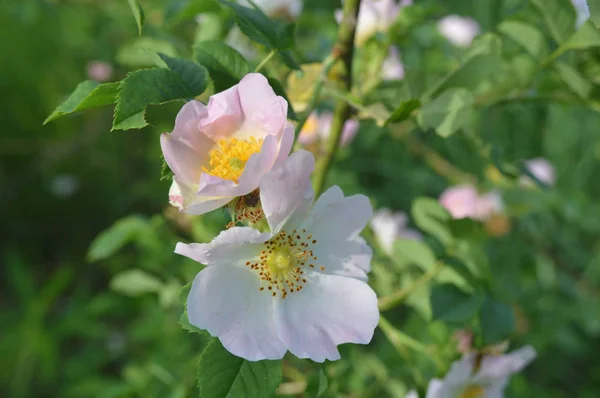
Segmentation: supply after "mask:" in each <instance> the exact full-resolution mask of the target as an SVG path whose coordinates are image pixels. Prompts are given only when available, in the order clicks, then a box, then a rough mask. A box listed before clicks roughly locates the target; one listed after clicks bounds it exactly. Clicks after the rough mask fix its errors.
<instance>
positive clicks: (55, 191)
mask: <svg viewBox="0 0 600 398" xmlns="http://www.w3.org/2000/svg"><path fill="white" fill-rule="evenodd" d="M78 189H79V181H77V178H75V177H74V176H72V175H70V174H61V175H57V176H56V177H54V178H53V179H52V180H51V181H50V193H52V195H54V196H56V197H57V198H68V197H69V196H71V195H73V194H74V193H75V192H77V190H78Z"/></svg>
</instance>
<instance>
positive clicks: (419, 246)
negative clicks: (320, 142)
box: [392, 238, 436, 272]
mask: <svg viewBox="0 0 600 398" xmlns="http://www.w3.org/2000/svg"><path fill="white" fill-rule="evenodd" d="M393 254H394V255H393V256H392V260H393V261H401V266H403V265H404V264H405V263H410V264H415V265H417V266H419V268H421V269H422V270H423V271H425V272H427V271H429V270H430V269H431V267H433V265H434V264H435V261H436V258H435V255H434V254H433V251H432V250H431V249H430V248H429V246H427V245H426V244H425V243H424V242H422V241H419V240H415V239H406V238H400V239H398V240H396V242H395V243H394V252H393Z"/></svg>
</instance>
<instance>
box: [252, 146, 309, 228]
mask: <svg viewBox="0 0 600 398" xmlns="http://www.w3.org/2000/svg"><path fill="white" fill-rule="evenodd" d="M314 168H315V158H314V156H313V155H312V154H311V153H310V152H307V151H303V150H300V151H297V152H295V153H293V154H292V155H291V156H290V157H289V158H288V159H287V160H286V161H285V162H284V163H283V164H282V165H281V166H279V167H276V168H274V169H272V170H271V171H270V172H268V173H266V174H265V175H264V176H263V178H262V180H261V181H260V200H261V203H262V208H263V211H264V213H265V216H266V217H267V221H268V223H269V227H270V228H271V231H273V232H279V231H280V230H281V228H282V227H283V225H284V223H285V222H286V220H287V219H288V218H289V217H290V216H291V215H292V213H293V212H294V211H295V210H296V209H297V208H298V207H300V206H301V205H302V203H303V202H304V199H305V195H304V194H305V192H306V191H307V190H309V189H310V188H311V184H310V174H311V173H312V172H313V170H314Z"/></svg>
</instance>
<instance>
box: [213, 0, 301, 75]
mask: <svg viewBox="0 0 600 398" xmlns="http://www.w3.org/2000/svg"><path fill="white" fill-rule="evenodd" d="M220 2H221V4H223V5H225V6H227V7H229V8H231V9H232V10H233V11H234V13H235V20H236V22H237V24H238V26H239V27H240V30H241V31H242V33H244V34H245V35H246V36H247V37H248V38H249V39H250V40H253V41H255V42H257V43H259V44H262V45H264V46H266V47H267V48H269V49H271V50H278V51H279V55H280V56H281V58H282V60H283V62H284V63H285V64H286V65H287V66H288V67H290V68H292V69H298V70H300V69H301V68H300V64H299V63H298V61H296V59H295V57H294V55H293V53H291V52H290V51H287V50H291V49H293V47H294V34H295V26H294V24H285V23H283V22H281V21H277V20H273V19H270V18H269V17H268V16H267V15H266V14H265V13H264V12H262V10H260V9H259V8H248V7H244V6H241V5H239V4H236V3H232V2H230V1H225V0H220Z"/></svg>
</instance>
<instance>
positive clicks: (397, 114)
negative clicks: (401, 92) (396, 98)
mask: <svg viewBox="0 0 600 398" xmlns="http://www.w3.org/2000/svg"><path fill="white" fill-rule="evenodd" d="M420 107H421V101H419V100H418V99H416V98H411V99H409V100H407V101H404V102H402V103H401V104H400V106H399V107H397V108H396V109H395V110H394V111H393V112H392V114H391V115H390V117H389V118H388V119H387V120H386V121H385V125H386V126H387V125H388V124H391V123H400V122H403V121H405V120H406V119H408V118H409V117H410V115H411V114H412V112H413V111H414V110H416V109H419V108H420Z"/></svg>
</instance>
